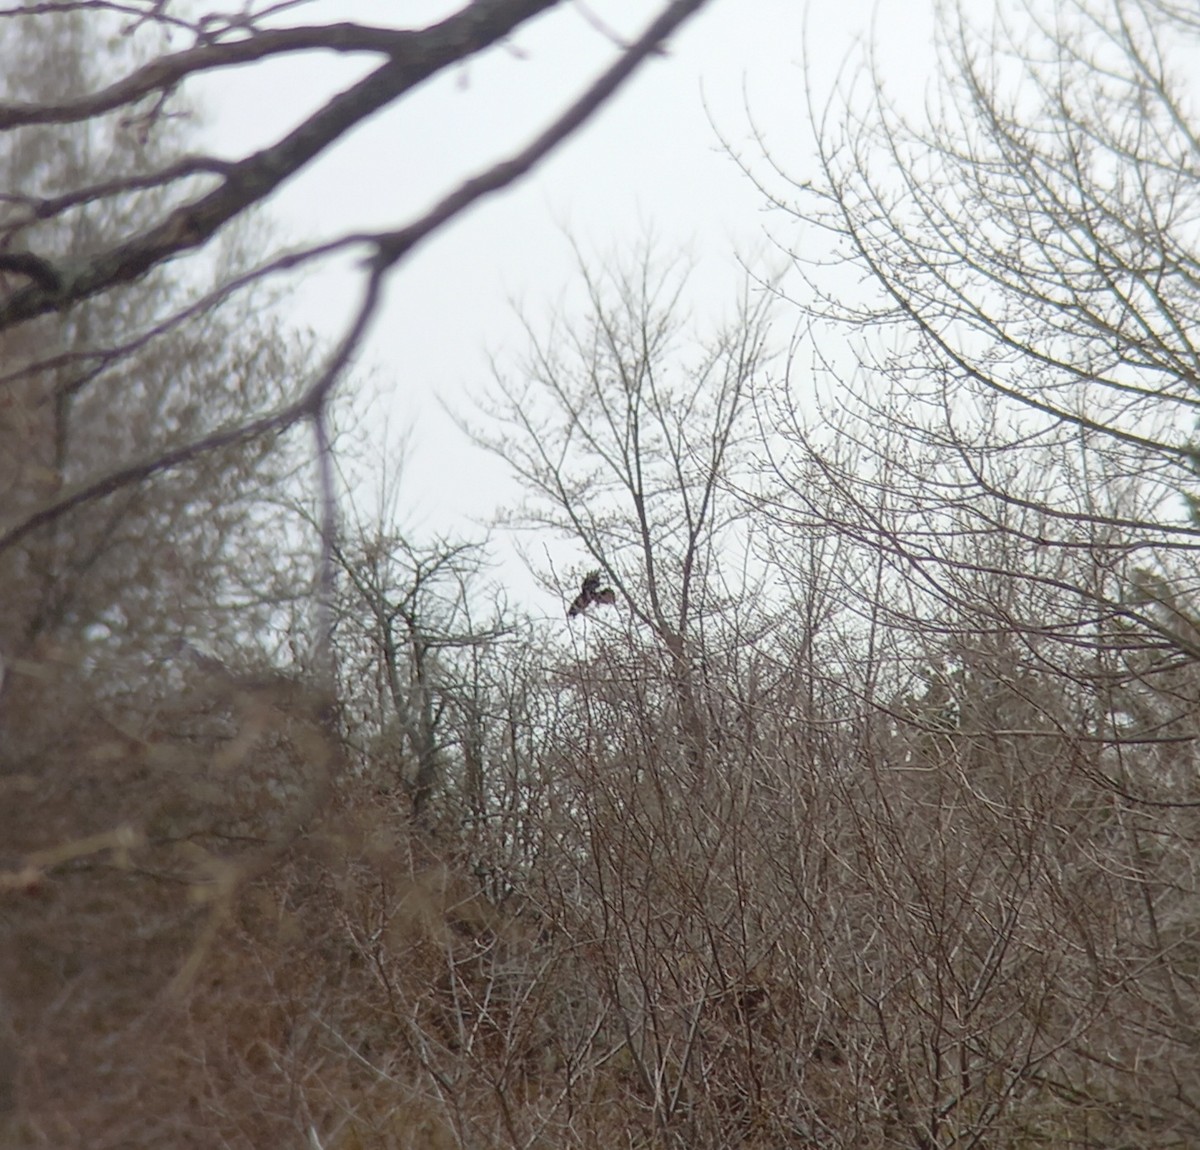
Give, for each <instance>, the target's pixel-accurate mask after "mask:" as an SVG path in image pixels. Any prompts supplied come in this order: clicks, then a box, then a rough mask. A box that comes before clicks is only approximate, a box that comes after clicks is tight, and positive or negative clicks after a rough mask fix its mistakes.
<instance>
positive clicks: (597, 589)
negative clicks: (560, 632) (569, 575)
mask: <svg viewBox="0 0 1200 1150" xmlns="http://www.w3.org/2000/svg"><path fill="white" fill-rule="evenodd" d="M616 602H617V596H616V592H614V591H613V589H612V588H611V587H603V588H602V587H601V586H600V572H599V571H589V572H588V573H587V574H586V575H585V576H584V577H583V588H582V589H581V590H580V592H579V594H578V595H576V596H575V602H574V603H572V604H571V606H570V607H568V608H567V618H568V619H574V618H575V616H576V615H582V614H583V613H584V611H586V610H587V609H588V608H589V607H590V606H591V605H592V604H593V603H600V604H601V605H603V606H607V607H612V606H614V605H615V604H616Z"/></svg>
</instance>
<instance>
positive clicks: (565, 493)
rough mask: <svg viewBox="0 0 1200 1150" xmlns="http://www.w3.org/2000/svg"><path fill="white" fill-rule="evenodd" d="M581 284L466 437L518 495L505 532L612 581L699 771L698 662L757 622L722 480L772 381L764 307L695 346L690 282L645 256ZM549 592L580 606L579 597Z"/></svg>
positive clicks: (750, 301) (589, 271) (742, 538)
mask: <svg viewBox="0 0 1200 1150" xmlns="http://www.w3.org/2000/svg"><path fill="white" fill-rule="evenodd" d="M580 276H581V279H582V282H583V286H584V288H585V290H586V293H587V304H586V312H585V314H584V315H583V316H582V317H580V318H576V317H574V316H570V315H566V314H563V315H560V316H557V317H555V319H554V320H553V322H552V324H551V325H550V326H549V328H548V330H547V331H546V332H545V333H542V332H539V331H536V330H535V329H534V328H533V327H532V326H530V327H529V335H530V351H529V354H528V357H527V359H526V360H525V361H524V362H522V363H519V364H517V365H516V366H515V367H514V369H513V370H512V372H511V373H509V372H506V371H502V370H498V371H497V378H496V384H495V391H494V394H493V395H492V396H491V397H485V398H483V399H482V400H481V403H480V410H481V413H482V415H483V417H484V418H483V419H482V420H481V421H478V422H477V425H476V426H474V427H473V428H472V429H471V430H472V433H473V434H474V436H475V438H476V439H477V441H478V442H480V443H481V444H483V445H484V446H485V447H487V448H489V449H490V450H492V451H494V452H495V453H496V454H497V455H499V456H500V457H501V458H503V459H504V460H505V461H506V462H507V463H508V464H509V465H510V466H511V467H512V469H513V471H514V472H515V474H516V475H517V477H518V479H519V481H520V482H521V484H522V485H523V486H524V488H525V490H526V492H527V496H528V498H527V500H526V502H525V504H524V505H523V506H522V507H521V508H520V509H519V511H517V512H516V513H515V514H514V515H512V516H511V517H509V520H508V525H509V526H512V527H516V528H518V529H520V530H522V531H528V530H550V531H553V532H554V533H555V534H556V535H558V536H559V537H565V538H568V539H571V540H573V541H576V542H577V543H578V544H579V545H580V546H581V547H582V549H583V550H584V552H585V553H586V555H587V560H586V562H585V564H584V568H585V569H586V568H590V567H595V568H596V569H597V570H598V572H599V573H601V574H602V575H603V578H604V579H605V580H606V581H607V582H608V583H611V588H612V590H613V592H614V599H615V602H616V604H617V605H618V606H619V608H620V613H621V614H624V615H625V616H626V617H627V618H628V619H629V620H630V621H631V624H632V629H631V630H629V633H630V634H634V633H636V631H637V630H638V629H644V631H645V632H647V633H648V634H649V635H651V636H653V638H654V640H655V643H656V645H657V647H658V649H659V650H660V651H661V652H662V653H663V655H664V656H665V658H666V660H667V666H668V668H669V675H670V679H671V681H672V682H673V683H674V684H675V687H674V692H675V696H676V702H677V704H678V706H679V715H680V721H681V728H680V729H681V733H682V735H683V737H684V738H685V739H686V740H687V742H688V744H689V746H690V748H691V750H690V752H689V754H690V755H691V757H692V758H693V760H694V761H695V762H699V760H700V759H702V758H703V754H704V746H705V743H706V741H707V738H708V735H707V734H706V727H707V726H708V722H707V719H706V716H705V703H704V701H703V700H702V697H701V696H702V694H703V685H702V678H703V673H704V670H703V668H704V664H705V661H706V660H709V659H716V658H718V657H720V656H719V655H718V652H719V651H722V650H724V649H725V647H726V645H729V646H730V648H732V647H734V646H736V645H737V644H738V643H739V642H740V643H743V644H748V643H750V642H751V641H752V635H751V632H750V631H749V630H745V631H743V632H742V633H740V634H738V630H739V627H740V626H742V625H743V624H744V625H745V626H746V627H747V628H749V627H750V626H751V624H750V623H749V621H748V620H742V619H741V618H740V616H739V611H740V609H741V606H742V605H745V604H747V603H748V602H750V601H751V600H752V598H753V592H752V587H753V586H754V584H755V580H756V579H757V578H758V570H757V568H756V567H755V566H754V565H753V564H752V563H751V564H750V565H748V566H741V567H739V566H738V560H737V559H736V558H734V556H735V555H738V554H740V555H741V556H742V557H743V559H746V558H747V557H748V555H749V552H750V549H751V544H750V541H749V532H748V525H747V520H746V518H745V515H744V511H743V505H742V503H741V501H740V499H738V498H737V497H736V496H735V495H734V494H733V493H732V490H731V484H732V480H733V477H734V476H735V475H737V474H739V473H744V469H745V463H746V456H745V451H746V447H747V443H748V437H749V435H750V433H751V431H752V426H751V423H750V419H749V417H750V398H751V394H752V389H753V386H754V383H755V380H756V377H758V376H759V375H760V374H761V373H762V371H763V370H764V369H765V360H766V357H767V347H766V335H767V328H768V317H767V298H766V297H765V296H760V297H759V298H757V299H755V298H753V297H752V296H750V295H749V294H747V295H745V296H743V297H742V299H741V300H740V301H739V306H738V310H737V312H736V315H735V316H734V317H733V318H732V319H731V320H730V321H729V322H728V323H727V324H725V325H724V326H723V327H721V328H720V329H719V330H718V332H717V334H716V335H715V336H714V337H712V338H710V339H707V340H705V339H703V338H697V339H696V340H695V341H694V343H693V345H692V346H689V344H688V342H687V340H688V335H687V331H686V327H685V324H684V303H683V293H684V289H685V286H686V275H685V274H684V272H683V271H682V270H681V268H680V267H679V266H676V265H673V264H671V263H662V262H660V261H659V260H658V259H657V257H656V255H655V253H654V251H653V248H652V247H650V246H648V247H645V248H643V250H642V251H641V252H639V253H638V254H637V256H636V258H635V259H634V260H631V261H629V262H628V264H626V265H622V264H619V263H613V264H611V265H605V266H600V267H599V268H597V269H593V268H590V267H589V266H588V264H587V261H586V260H585V259H584V258H583V256H582V254H581V255H580ZM556 589H557V590H558V591H559V593H560V594H562V595H563V598H564V600H565V601H567V602H570V601H572V600H573V599H574V598H575V591H576V588H575V587H573V586H570V585H567V586H562V585H558V586H557V587H556ZM754 625H758V624H754ZM614 626H616V624H615V623H614ZM618 629H619V630H622V631H624V630H626V629H624V628H618Z"/></svg>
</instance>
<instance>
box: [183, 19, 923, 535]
mask: <svg viewBox="0 0 1200 1150" xmlns="http://www.w3.org/2000/svg"><path fill="white" fill-rule="evenodd" d="M458 6H459V5H457V4H446V3H440V4H438V3H422V2H413V0H404V2H400V0H362V2H352V0H337V2H334V0H329V2H328V3H326V4H325V5H324V7H322V6H321V4H320V3H318V4H315V5H313V6H310V7H309V8H307V9H305V10H304V11H305V12H306V13H307V16H306V19H308V20H311V21H314V22H316V20H318V19H349V18H358V19H361V20H364V21H371V22H375V23H391V24H395V25H397V26H417V25H420V24H423V23H426V22H428V21H430V20H432V19H435V18H437V17H438V16H439V15H442V14H445V13H446V12H448V11H451V10H453V9H454V8H457V7H458ZM660 7H661V5H660V4H658V3H645V2H641V0H588V3H587V4H586V6H584V5H580V6H577V7H576V6H572V5H568V6H566V7H565V8H564V10H562V11H556V12H554V13H551V14H550V16H548V17H543V18H542V19H540V20H538V21H535V22H534V23H533V24H531V25H529V26H528V27H527V28H525V29H523V30H522V31H521V33H520V34H519V35H518V36H517V37H516V39H515V41H514V43H513V44H512V45H511V46H510V48H509V49H508V50H506V51H503V52H496V53H492V54H490V55H488V56H486V57H483V58H480V59H477V60H474V61H472V62H470V63H469V64H468V65H467V66H465V67H463V68H460V69H458V70H456V71H455V72H453V73H452V74H450V75H445V76H442V77H439V78H438V79H437V80H436V81H434V82H433V83H431V84H429V85H427V86H426V87H425V88H423V89H421V90H419V91H418V92H416V93H414V94H413V96H412V97H410V98H408V99H405V100H404V101H402V102H401V103H400V104H398V105H396V106H395V107H394V108H392V109H389V110H388V111H387V112H385V113H384V114H382V115H380V116H378V117H376V118H375V119H374V120H372V121H370V122H369V123H368V124H366V125H364V126H363V127H362V128H360V129H359V130H358V131H357V132H356V133H355V134H354V135H353V136H352V137H351V138H350V139H349V140H347V141H346V142H344V143H343V144H342V145H341V146H340V147H339V148H338V149H337V150H336V151H335V152H334V153H332V154H331V155H329V156H328V157H325V158H324V159H323V160H322V162H321V163H320V164H319V165H317V166H316V167H315V168H314V169H313V170H312V171H310V172H308V173H306V174H304V175H303V176H301V177H300V178H298V179H296V180H295V181H293V182H292V183H291V184H290V185H288V186H287V187H286V188H285V189H284V190H283V191H282V192H281V193H280V194H279V195H278V196H277V197H276V199H275V200H274V201H273V202H272V204H271V212H272V216H273V218H274V219H275V220H276V221H277V223H278V227H279V229H280V230H281V232H282V234H283V236H284V237H289V236H291V237H295V238H304V239H306V240H307V239H312V238H315V237H316V236H318V235H326V234H327V235H335V234H338V233H340V232H343V231H346V230H352V229H355V228H360V227H368V226H375V225H378V226H390V227H394V226H397V225H401V224H403V223H405V222H407V221H408V220H409V219H411V218H412V217H413V216H415V215H417V214H419V213H420V212H421V210H422V209H423V208H425V207H427V206H428V205H429V204H430V203H431V202H433V201H434V200H435V199H437V198H438V197H440V195H441V194H443V193H444V192H445V191H446V190H448V189H449V188H451V187H452V186H453V185H454V184H455V182H456V181H457V180H459V179H461V178H462V177H464V176H467V175H470V174H472V173H473V172H476V171H478V170H480V169H481V168H482V167H484V166H486V164H487V162H488V161H489V160H492V159H497V158H500V157H502V156H504V155H507V154H508V153H510V152H511V151H513V150H515V149H516V148H517V147H519V146H520V145H522V144H524V143H526V142H527V141H528V140H529V139H530V138H531V137H532V136H533V135H534V134H536V132H537V131H538V130H539V129H540V128H541V127H542V126H544V125H545V124H546V123H547V122H548V121H549V120H550V119H551V118H552V116H553V115H554V114H555V113H556V112H557V111H559V110H560V109H561V108H562V107H563V106H564V105H565V103H566V102H567V101H568V100H569V98H570V97H571V95H572V94H573V93H578V92H579V91H580V90H581V89H582V88H583V87H584V86H585V85H586V83H587V82H588V81H589V80H590V79H591V78H592V77H593V76H595V75H596V74H597V73H598V72H599V71H600V70H601V69H602V68H603V67H604V65H605V64H606V63H607V62H608V61H610V60H611V59H612V57H613V53H614V48H613V45H612V43H611V42H610V41H609V40H608V39H607V38H606V37H605V35H604V34H603V32H602V31H600V30H598V28H597V26H596V23H595V22H593V21H592V20H589V18H588V17H589V15H590V16H592V17H594V18H595V20H597V21H599V22H600V23H601V24H603V25H605V26H607V27H611V28H613V29H614V30H616V31H617V32H618V33H620V34H623V35H629V34H632V33H634V32H635V31H637V30H640V28H641V27H642V25H643V23H644V21H645V19H646V18H647V14H648V13H652V12H656V11H658V10H659V8H660ZM393 14H396V15H393ZM397 15H399V16H402V19H398V18H397ZM931 23H932V21H931V16H930V15H929V3H928V2H927V0H838V2H837V3H829V2H825V0H822V2H818V3H813V4H811V5H809V6H808V10H807V11H806V7H805V5H804V4H803V3H802V2H801V0H712V3H711V4H710V5H709V7H708V8H706V9H705V10H704V11H702V13H701V14H700V15H699V16H697V17H696V18H694V20H693V21H692V22H691V23H690V24H688V25H687V26H686V27H685V29H684V30H683V32H682V33H681V34H679V35H678V36H677V37H676V38H675V39H674V40H673V41H672V42H671V43H670V45H669V52H668V54H667V56H666V57H664V58H653V59H651V60H650V61H648V62H647V64H646V65H644V67H643V69H642V71H641V72H640V73H639V74H638V75H637V76H636V77H635V79H634V80H633V81H632V82H631V83H630V84H628V85H627V86H626V87H625V88H624V89H622V91H621V93H620V94H619V96H618V97H617V98H616V99H615V100H614V101H613V102H612V103H610V104H609V105H608V106H607V107H606V108H605V109H603V110H602V111H601V112H600V114H599V116H598V118H597V119H596V120H594V121H593V122H592V123H591V124H590V125H589V126H588V127H587V128H585V129H584V130H583V131H582V132H581V133H580V134H579V135H577V136H576V137H574V138H573V139H572V140H571V141H570V142H568V144H567V145H566V146H565V147H564V148H562V149H561V150H560V151H558V152H557V153H555V155H554V156H553V157H552V158H551V159H550V161H549V162H547V163H545V164H543V165H542V166H541V167H540V168H539V169H538V170H537V171H536V172H535V173H534V174H532V175H531V176H529V177H527V178H526V179H525V180H524V181H522V182H521V183H520V184H519V185H518V186H516V187H515V188H513V189H511V190H509V191H506V192H504V193H502V194H500V195H499V196H495V197H493V198H490V199H488V200H486V201H484V202H483V203H481V204H480V205H477V206H476V207H475V208H474V209H473V210H472V211H471V212H470V213H469V214H468V215H467V216H465V217H463V218H461V219H459V220H458V221H457V222H456V223H455V224H453V225H452V226H451V227H450V228H449V229H448V230H445V231H443V232H441V233H439V234H438V235H437V236H435V237H434V238H433V239H432V240H431V241H429V242H428V243H427V244H426V245H425V246H424V247H423V248H421V249H419V251H418V252H417V253H416V254H415V255H414V256H413V257H412V258H411V259H410V260H409V261H408V262H407V263H405V264H402V265H401V266H400V268H399V269H398V271H397V272H396V273H395V274H394V275H393V277H392V280H391V283H390V287H389V291H388V294H387V300H386V306H385V308H384V309H383V310H382V312H381V313H380V316H379V318H378V319H377V320H376V322H375V325H374V327H373V330H372V331H371V334H370V338H369V340H368V342H367V344H366V346H365V349H364V353H363V356H362V357H361V359H360V367H359V372H360V374H361V373H362V372H364V371H369V372H371V373H373V375H374V377H375V386H377V387H378V389H379V390H380V392H381V397H380V399H379V401H378V405H377V407H376V408H375V409H374V411H373V414H372V424H373V426H377V427H382V426H383V424H384V422H385V421H386V422H387V424H388V426H389V428H390V432H389V434H390V436H391V438H392V440H393V442H394V443H398V442H399V441H400V440H401V438H402V437H403V435H404V433H405V432H406V431H408V430H409V429H412V441H413V444H414V449H413V454H412V457H411V459H410V461H409V463H408V470H407V479H406V483H407V495H408V500H407V502H408V511H409V515H410V517H411V521H412V522H413V523H414V524H415V525H417V526H422V525H423V526H425V527H428V526H430V525H433V526H434V527H442V526H444V525H447V524H449V523H452V522H454V521H457V520H461V519H463V518H466V517H471V516H477V517H478V516H484V515H486V514H487V513H488V512H489V510H490V509H491V506H492V504H493V503H494V501H495V498H496V495H497V494H498V493H501V494H502V492H503V488H502V485H501V484H500V483H499V480H498V472H497V470H496V465H495V464H492V463H490V462H489V461H488V460H487V459H486V458H485V457H483V456H482V454H481V453H479V452H478V451H477V449H475V448H473V447H471V446H470V445H469V444H468V443H467V442H466V441H465V439H464V438H463V437H462V436H461V434H460V433H459V432H458V431H457V430H456V429H455V428H453V427H452V426H451V425H450V423H449V421H448V420H447V419H446V417H445V416H444V414H443V413H442V412H441V410H440V404H439V401H445V402H446V403H449V404H450V405H452V406H455V405H461V403H462V401H463V396H464V394H465V393H467V392H469V391H470V390H472V389H476V390H477V389H478V388H479V387H481V386H482V385H483V384H484V383H485V382H486V379H487V377H488V375H489V358H488V357H489V353H496V354H499V355H501V356H504V355H506V354H512V353H514V352H519V351H520V349H521V346H522V343H523V341H522V337H521V333H520V329H519V326H518V325H517V323H516V321H515V318H514V315H513V303H514V301H520V302H521V304H522V305H523V306H524V308H525V309H526V311H527V313H528V314H530V315H531V316H533V317H537V316H538V315H539V314H543V313H545V312H547V311H548V309H549V308H550V307H552V306H553V304H554V302H555V301H556V300H557V299H558V298H560V296H561V295H562V292H563V289H564V288H565V287H567V286H568V285H569V284H570V282H571V280H572V274H573V273H572V263H573V255H572V253H571V249H570V245H569V244H568V242H567V240H566V238H565V233H567V232H569V233H570V234H571V235H572V236H574V237H575V238H576V239H577V240H578V241H579V242H580V243H581V244H582V245H583V246H584V247H585V248H587V249H591V250H596V251H603V250H606V249H610V248H612V247H614V246H620V245H622V244H625V245H628V244H630V243H631V242H632V241H633V240H634V239H635V238H636V237H637V236H638V235H639V234H642V233H644V232H646V231H647V230H650V231H653V233H654V234H655V235H656V236H657V237H658V238H659V239H660V241H661V243H662V244H663V246H664V249H673V248H679V249H685V250H686V251H687V252H688V253H689V254H690V255H691V256H692V257H693V259H694V260H695V262H696V273H695V275H696V283H697V286H698V291H699V293H700V295H701V297H706V296H709V295H711V297H712V298H713V300H714V307H715V306H719V303H720V302H722V301H723V300H724V299H728V298H730V297H731V296H732V294H733V293H734V292H735V291H736V288H737V285H738V267H737V258H738V256H739V255H741V256H745V257H748V258H749V259H751V260H753V259H755V258H757V257H761V256H763V255H765V254H766V253H767V251H768V248H769V245H768V243H767V242H766V238H765V237H766V235H767V233H768V232H769V231H771V230H772V224H773V223H774V224H777V225H779V228H782V227H783V225H784V221H782V220H780V219H778V218H776V219H774V220H773V219H772V218H771V217H770V216H769V215H768V214H766V213H765V212H764V205H763V202H762V196H761V195H760V193H759V192H757V191H756V190H755V188H754V187H753V185H752V184H751V182H750V181H749V180H747V179H746V178H745V176H743V175H742V174H741V173H740V172H739V171H738V170H737V167H736V165H735V164H734V163H733V162H732V161H731V160H730V158H729V157H728V155H726V154H725V152H724V150H723V149H722V147H721V144H720V141H719V139H718V130H719V132H720V133H721V134H722V135H723V136H725V137H726V138H727V139H728V140H729V141H731V143H733V144H734V146H736V147H738V148H739V149H741V150H743V151H744V152H746V153H747V154H748V155H750V156H753V155H754V154H756V151H757V147H756V145H754V144H753V143H752V142H751V140H750V119H749V117H750V116H751V115H752V116H753V118H754V122H755V124H756V125H757V126H758V127H759V129H761V130H762V131H763V132H765V133H766V135H767V136H768V138H769V140H770V142H771V145H772V148H773V150H774V151H775V153H776V155H777V157H778V158H779V159H781V160H782V161H784V162H785V163H786V164H787V166H788V167H789V169H790V170H792V171H793V172H795V174H796V175H797V176H798V177H800V178H803V177H805V176H807V175H809V174H811V171H812V162H811V158H810V156H811V148H810V145H809V140H808V133H807V130H806V107H805V85H806V82H807V84H809V85H810V86H811V87H812V88H813V89H814V90H815V91H816V92H817V93H818V94H819V95H820V96H822V97H823V96H824V95H826V94H827V93H828V91H829V90H830V88H831V86H832V84H833V83H834V80H835V75H836V73H837V70H838V69H839V68H840V67H843V66H844V65H845V63H846V60H847V57H848V55H850V54H852V51H853V48H854V45H855V42H856V41H862V40H865V39H867V38H869V37H870V34H871V28H872V26H874V28H875V36H874V39H875V40H876V42H877V43H879V44H880V45H882V46H883V48H884V57H885V58H884V63H885V65H888V64H889V63H890V62H894V66H895V71H896V73H897V75H898V78H899V79H900V80H901V82H908V83H911V84H913V85H915V86H916V87H918V88H919V86H920V84H921V82H922V81H923V80H924V78H925V77H924V76H922V75H921V74H920V73H921V70H922V69H923V68H926V69H927V64H926V63H924V61H926V60H927V59H928V51H927V45H928V41H929V33H930V28H931ZM806 60H807V62H808V74H807V76H806V71H805V61H806ZM914 64H916V66H915V67H914ZM366 67H367V62H365V61H354V60H347V59H344V58H335V57H332V56H330V57H324V58H317V57H312V56H307V55H306V56H304V57H303V58H301V59H298V60H294V61H288V62H279V63H276V64H273V65H271V66H268V67H264V66H262V65H255V66H254V67H253V68H251V69H246V70H244V71H243V72H242V73H241V74H235V75H234V76H232V77H229V76H226V75H224V74H223V75H222V78H221V80H220V82H219V83H214V84H209V85H207V86H206V87H205V88H204V89H203V91H202V92H201V93H200V97H201V99H202V102H203V106H204V107H205V108H206V109H207V110H208V123H209V131H210V132H211V133H212V136H213V138H214V139H215V140H216V141H217V144H218V146H219V147H220V148H221V149H222V150H224V151H227V152H231V153H232V152H241V151H243V150H245V149H248V148H252V147H254V146H258V145H261V144H263V143H265V142H267V141H268V140H269V139H272V138H273V137H274V136H275V135H277V134H278V133H279V132H280V131H282V130H285V129H286V127H287V126H288V125H293V124H295V123H296V122H297V121H298V119H299V117H300V115H301V113H302V112H303V111H304V110H305V108H307V107H315V106H317V104H318V103H319V102H320V101H321V100H322V99H323V98H324V97H326V96H327V95H328V94H329V93H331V92H333V91H336V90H339V89H341V88H344V87H345V86H347V85H348V84H349V83H350V82H351V81H352V80H353V79H354V78H355V77H356V76H358V75H361V74H362V73H363V71H364V70H365V68H366ZM850 70H851V73H853V71H854V67H853V65H852V66H851V69H850ZM714 125H715V128H714ZM776 230H779V229H776ZM359 282H360V281H359V279H358V277H355V276H354V275H352V274H351V273H350V269H348V268H344V267H343V268H339V267H335V266H329V267H328V268H326V269H325V270H324V271H322V272H320V273H318V274H317V275H315V276H312V277H311V278H310V280H309V282H308V283H307V284H306V285H305V286H304V288H303V289H302V291H301V292H300V294H299V296H298V297H297V301H296V307H295V314H294V319H295V320H296V322H297V323H298V324H301V325H306V326H311V327H314V328H316V329H317V330H318V331H319V332H321V333H322V334H324V335H325V336H327V337H328V338H330V339H333V338H336V336H337V335H338V334H339V332H340V330H341V329H340V323H341V321H342V320H343V319H344V317H345V316H346V314H347V313H348V311H349V310H350V309H351V308H352V307H353V305H354V303H355V302H356V300H357V293H358V290H359Z"/></svg>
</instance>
